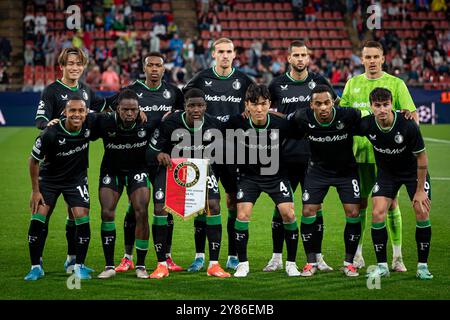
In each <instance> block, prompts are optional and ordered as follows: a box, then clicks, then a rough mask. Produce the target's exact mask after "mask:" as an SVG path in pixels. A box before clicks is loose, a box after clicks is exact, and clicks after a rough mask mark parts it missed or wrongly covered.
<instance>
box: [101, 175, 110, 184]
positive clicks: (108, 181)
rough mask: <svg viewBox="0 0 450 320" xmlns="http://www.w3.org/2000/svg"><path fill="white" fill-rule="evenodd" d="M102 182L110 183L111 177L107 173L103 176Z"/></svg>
mask: <svg viewBox="0 0 450 320" xmlns="http://www.w3.org/2000/svg"><path fill="white" fill-rule="evenodd" d="M102 182H103V184H110V183H111V177H110V176H108V175H106V176H104V177H103V180H102Z"/></svg>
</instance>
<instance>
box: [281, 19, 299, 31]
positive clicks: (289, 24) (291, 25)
mask: <svg viewBox="0 0 450 320" xmlns="http://www.w3.org/2000/svg"><path fill="white" fill-rule="evenodd" d="M282 25H284V26H282ZM278 28H279V29H297V23H296V22H295V21H294V20H289V21H288V22H287V25H286V21H284V20H279V21H278Z"/></svg>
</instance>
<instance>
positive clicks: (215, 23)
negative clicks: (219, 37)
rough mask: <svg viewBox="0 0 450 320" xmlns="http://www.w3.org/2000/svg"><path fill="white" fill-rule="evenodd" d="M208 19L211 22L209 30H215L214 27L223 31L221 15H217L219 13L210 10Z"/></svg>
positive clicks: (218, 30)
mask: <svg viewBox="0 0 450 320" xmlns="http://www.w3.org/2000/svg"><path fill="white" fill-rule="evenodd" d="M207 21H208V23H209V32H214V29H215V30H216V31H217V32H222V25H221V24H220V20H219V17H218V16H217V14H216V13H215V12H213V11H210V12H209V13H208V19H207Z"/></svg>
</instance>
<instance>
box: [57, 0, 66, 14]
mask: <svg viewBox="0 0 450 320" xmlns="http://www.w3.org/2000/svg"><path fill="white" fill-rule="evenodd" d="M55 10H56V11H63V10H64V0H55Z"/></svg>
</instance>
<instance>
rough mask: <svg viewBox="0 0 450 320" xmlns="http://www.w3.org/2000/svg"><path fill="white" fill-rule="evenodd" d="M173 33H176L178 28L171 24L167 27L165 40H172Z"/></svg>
mask: <svg viewBox="0 0 450 320" xmlns="http://www.w3.org/2000/svg"><path fill="white" fill-rule="evenodd" d="M175 33H178V26H177V25H176V24H175V23H173V22H171V23H169V25H168V26H167V39H172V38H173V35H174V34H175Z"/></svg>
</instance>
